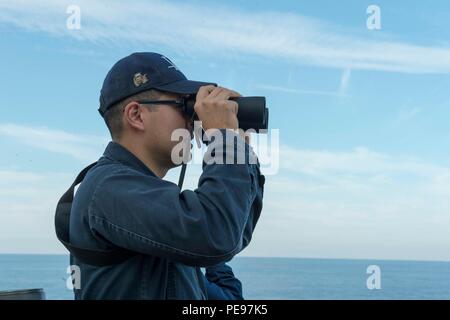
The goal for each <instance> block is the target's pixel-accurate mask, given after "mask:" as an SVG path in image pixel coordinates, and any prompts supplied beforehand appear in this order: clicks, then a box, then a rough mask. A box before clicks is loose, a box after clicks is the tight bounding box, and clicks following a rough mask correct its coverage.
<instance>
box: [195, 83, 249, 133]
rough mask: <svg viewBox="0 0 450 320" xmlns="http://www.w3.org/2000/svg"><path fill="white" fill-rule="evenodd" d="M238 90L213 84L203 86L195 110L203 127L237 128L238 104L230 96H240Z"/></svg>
mask: <svg viewBox="0 0 450 320" xmlns="http://www.w3.org/2000/svg"><path fill="white" fill-rule="evenodd" d="M240 96H241V95H240V94H239V93H237V92H236V91H233V90H229V89H226V88H222V87H215V86H212V85H209V86H203V87H201V88H200V90H199V91H198V93H197V97H196V101H195V105H194V110H195V112H196V113H197V115H198V118H199V119H200V120H201V121H202V126H203V129H204V130H205V131H206V130H208V129H237V128H238V119H237V113H238V104H237V102H236V101H232V100H228V99H229V98H235V97H240Z"/></svg>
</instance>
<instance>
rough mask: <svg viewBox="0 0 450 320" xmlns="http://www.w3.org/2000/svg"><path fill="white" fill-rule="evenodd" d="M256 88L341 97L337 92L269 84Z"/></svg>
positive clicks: (258, 85) (257, 85)
mask: <svg viewBox="0 0 450 320" xmlns="http://www.w3.org/2000/svg"><path fill="white" fill-rule="evenodd" d="M254 88H255V89H262V90H270V91H277V92H284V93H293V94H300V95H314V96H332V97H340V96H341V94H340V93H339V92H336V91H321V90H302V89H295V88H289V87H283V86H274V85H269V84H256V85H254Z"/></svg>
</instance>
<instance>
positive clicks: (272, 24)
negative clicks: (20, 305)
mask: <svg viewBox="0 0 450 320" xmlns="http://www.w3.org/2000/svg"><path fill="white" fill-rule="evenodd" d="M69 4H72V2H71V1H56V0H43V1H39V2H36V1H24V0H14V1H13V0H3V1H2V2H1V3H0V23H3V24H10V25H14V26H16V27H19V28H24V29H27V30H34V31H40V32H46V33H49V34H54V35H64V36H73V37H75V38H78V39H80V40H89V41H93V42H105V41H107V42H114V43H115V44H120V43H122V44H125V43H130V42H133V43H138V44H146V45H147V46H148V45H151V44H155V45H159V46H161V45H163V46H167V47H170V48H174V49H176V50H177V52H179V53H180V54H191V55H199V54H214V55H216V56H217V55H231V56H233V57H238V56H239V55H242V54H246V55H258V56H262V57H264V58H274V59H288V60H290V61H293V62H297V63H300V64H308V65H315V66H321V67H331V68H340V69H353V70H355V69H366V70H381V71H394V72H407V73H450V48H449V47H447V46H424V45H417V44H413V43H406V42H398V41H393V40H391V41H389V40H382V41H380V40H374V39H369V38H366V37H361V36H357V35H351V34H350V33H348V32H347V33H346V34H344V33H339V32H337V31H335V30H337V28H335V26H333V25H331V24H328V23H325V22H323V21H321V20H318V19H312V18H308V17H305V16H301V15H297V14H287V13H279V12H258V13H248V12H243V11H240V10H239V9H237V8H235V7H231V6H223V5H217V4H215V5H214V7H213V8H211V7H205V6H201V5H199V4H195V3H194V4H192V3H184V2H180V1H177V2H171V3H169V2H162V1H151V2H148V1H135V2H133V4H132V5H130V4H129V3H124V2H119V1H107V2H106V1H95V2H94V1H86V0H79V1H77V4H78V5H79V6H80V8H81V13H82V28H81V30H66V24H65V18H66V17H67V14H66V13H65V12H66V7H67V6H68V5H69ZM186 21H188V23H186ZM438 40H439V39H436V41H438Z"/></svg>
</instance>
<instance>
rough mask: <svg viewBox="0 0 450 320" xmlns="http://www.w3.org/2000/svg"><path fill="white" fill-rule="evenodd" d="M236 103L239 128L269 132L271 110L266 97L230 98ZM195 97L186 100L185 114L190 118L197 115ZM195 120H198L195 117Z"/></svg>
mask: <svg viewBox="0 0 450 320" xmlns="http://www.w3.org/2000/svg"><path fill="white" fill-rule="evenodd" d="M230 100H233V101H236V102H237V104H238V105H239V109H238V114H237V118H238V121H239V128H240V129H242V130H244V131H246V130H248V129H253V130H255V131H256V132H258V131H259V130H267V129H268V127H269V109H268V108H267V107H266V98H265V97H237V98H230ZM194 105H195V96H194V97H189V98H186V99H185V100H184V106H183V112H185V113H186V114H187V115H188V116H189V117H192V115H193V114H194V113H195V111H194ZM194 120H198V117H197V115H195V117H194Z"/></svg>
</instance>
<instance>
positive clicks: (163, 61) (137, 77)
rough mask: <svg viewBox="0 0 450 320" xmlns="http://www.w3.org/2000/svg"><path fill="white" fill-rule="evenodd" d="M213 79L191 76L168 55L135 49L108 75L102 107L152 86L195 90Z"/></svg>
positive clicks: (181, 92) (185, 92) (102, 112)
mask: <svg viewBox="0 0 450 320" xmlns="http://www.w3.org/2000/svg"><path fill="white" fill-rule="evenodd" d="M206 85H216V84H215V83H211V82H200V81H192V80H188V79H187V78H186V76H185V75H184V74H183V73H182V72H181V71H180V70H179V69H178V67H177V66H176V65H175V64H174V63H173V62H172V61H170V59H169V58H167V57H166V56H164V55H162V54H159V53H154V52H136V53H133V54H131V55H129V56H128V57H125V58H123V59H121V60H119V61H118V62H117V63H116V64H115V65H114V66H113V67H112V68H111V70H110V71H109V72H108V74H107V75H106V78H105V81H104V82H103V87H102V90H101V92H100V108H99V109H98V111H99V112H100V114H101V115H102V117H103V116H104V114H105V112H106V111H107V110H108V109H109V108H110V107H111V106H113V105H114V104H116V103H117V102H119V101H121V100H123V99H126V98H128V97H130V96H132V95H135V94H137V93H140V92H143V91H147V90H150V89H157V90H161V91H167V92H173V93H179V94H196V93H197V92H198V90H199V89H200V87H202V86H206Z"/></svg>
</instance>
